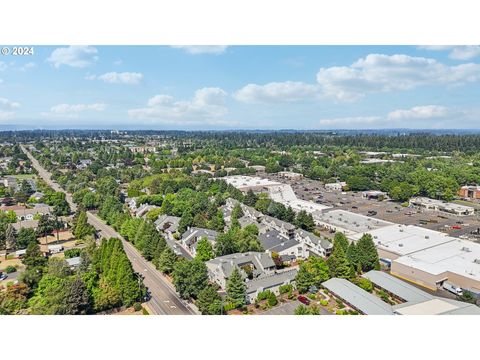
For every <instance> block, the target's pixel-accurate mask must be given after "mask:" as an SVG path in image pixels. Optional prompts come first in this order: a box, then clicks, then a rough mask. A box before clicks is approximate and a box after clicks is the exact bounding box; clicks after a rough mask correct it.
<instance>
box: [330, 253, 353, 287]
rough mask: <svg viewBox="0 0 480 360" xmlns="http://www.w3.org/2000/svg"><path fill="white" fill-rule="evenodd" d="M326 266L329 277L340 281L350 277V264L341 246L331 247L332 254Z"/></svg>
mask: <svg viewBox="0 0 480 360" xmlns="http://www.w3.org/2000/svg"><path fill="white" fill-rule="evenodd" d="M327 265H328V269H329V270H330V277H338V278H342V279H348V278H350V277H351V270H350V263H349V262H348V259H347V257H346V256H345V253H344V252H343V248H342V247H341V246H334V247H333V251H332V254H331V255H330V256H329V257H328V259H327Z"/></svg>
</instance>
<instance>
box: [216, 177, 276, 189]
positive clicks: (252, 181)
mask: <svg viewBox="0 0 480 360" xmlns="http://www.w3.org/2000/svg"><path fill="white" fill-rule="evenodd" d="M222 180H224V181H225V182H226V183H227V184H230V185H232V186H234V187H235V188H237V189H238V190H240V191H245V192H246V191H248V190H252V191H255V192H261V191H267V190H268V187H270V186H275V185H281V184H280V183H279V182H276V181H271V180H268V179H262V178H259V177H255V176H244V175H232V176H225V177H223V178H222Z"/></svg>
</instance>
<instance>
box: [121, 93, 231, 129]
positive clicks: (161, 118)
mask: <svg viewBox="0 0 480 360" xmlns="http://www.w3.org/2000/svg"><path fill="white" fill-rule="evenodd" d="M226 98H227V93H226V92H225V91H224V90H222V89H220V88H216V87H206V88H202V89H199V90H197V91H196V92H195V96H194V97H193V99H192V100H182V101H175V100H174V98H173V97H171V96H169V95H155V96H154V97H152V98H150V99H149V100H148V103H147V105H148V106H147V107H145V108H138V109H131V110H128V115H129V116H130V117H132V118H136V119H150V120H154V121H156V122H159V123H167V124H195V123H197V124H198V123H206V124H210V125H212V124H223V123H226V122H225V121H224V120H220V119H219V118H220V117H221V116H223V115H226V114H227V112H228V110H227V108H226V106H225V100H226Z"/></svg>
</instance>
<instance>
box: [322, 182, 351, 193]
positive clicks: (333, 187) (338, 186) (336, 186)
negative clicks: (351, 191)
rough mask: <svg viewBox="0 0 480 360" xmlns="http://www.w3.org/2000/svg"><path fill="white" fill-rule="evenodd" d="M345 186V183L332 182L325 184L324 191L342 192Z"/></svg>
mask: <svg viewBox="0 0 480 360" xmlns="http://www.w3.org/2000/svg"><path fill="white" fill-rule="evenodd" d="M346 186H347V183H346V182H345V181H340V182H334V183H328V184H325V190H327V191H342V190H343V188H344V187H346Z"/></svg>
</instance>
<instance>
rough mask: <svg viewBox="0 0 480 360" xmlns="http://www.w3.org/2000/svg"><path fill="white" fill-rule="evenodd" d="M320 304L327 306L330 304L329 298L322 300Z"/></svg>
mask: <svg viewBox="0 0 480 360" xmlns="http://www.w3.org/2000/svg"><path fill="white" fill-rule="evenodd" d="M320 305H322V306H327V305H328V300H326V299H322V300H320Z"/></svg>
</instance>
